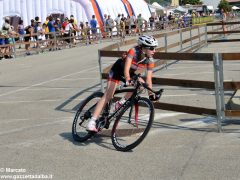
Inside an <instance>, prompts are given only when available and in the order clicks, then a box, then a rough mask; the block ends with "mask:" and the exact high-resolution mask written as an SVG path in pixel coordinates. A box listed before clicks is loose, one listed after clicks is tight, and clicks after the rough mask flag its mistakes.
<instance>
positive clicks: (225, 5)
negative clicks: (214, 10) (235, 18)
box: [218, 0, 232, 12]
mask: <svg viewBox="0 0 240 180" xmlns="http://www.w3.org/2000/svg"><path fill="white" fill-rule="evenodd" d="M218 9H223V10H224V11H225V12H229V11H231V9H232V8H231V6H230V5H229V3H228V1H226V0H221V1H220V3H219V4H218Z"/></svg>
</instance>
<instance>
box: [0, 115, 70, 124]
mask: <svg viewBox="0 0 240 180" xmlns="http://www.w3.org/2000/svg"><path fill="white" fill-rule="evenodd" d="M73 118H74V117H73V116H67V117H61V118H47V117H46V118H38V120H39V121H44V120H57V119H60V120H61V119H73ZM35 120H36V119H31V118H22V119H20V118H19V119H1V121H0V124H9V123H16V122H18V121H35Z"/></svg>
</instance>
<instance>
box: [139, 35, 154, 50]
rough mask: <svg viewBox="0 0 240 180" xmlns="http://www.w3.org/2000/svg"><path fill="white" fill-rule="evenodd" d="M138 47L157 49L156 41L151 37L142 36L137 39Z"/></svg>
mask: <svg viewBox="0 0 240 180" xmlns="http://www.w3.org/2000/svg"><path fill="white" fill-rule="evenodd" d="M138 45H139V46H145V47H157V46H158V41H157V40H156V39H155V38H154V37H152V36H147V35H142V36H140V37H139V38H138Z"/></svg>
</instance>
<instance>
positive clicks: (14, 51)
mask: <svg viewBox="0 0 240 180" xmlns="http://www.w3.org/2000/svg"><path fill="white" fill-rule="evenodd" d="M12 39H13V40H12V41H13V47H12V48H13V58H14V59H15V58H16V54H17V53H16V41H15V38H12Z"/></svg>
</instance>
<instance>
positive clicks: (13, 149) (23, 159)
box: [0, 44, 240, 180]
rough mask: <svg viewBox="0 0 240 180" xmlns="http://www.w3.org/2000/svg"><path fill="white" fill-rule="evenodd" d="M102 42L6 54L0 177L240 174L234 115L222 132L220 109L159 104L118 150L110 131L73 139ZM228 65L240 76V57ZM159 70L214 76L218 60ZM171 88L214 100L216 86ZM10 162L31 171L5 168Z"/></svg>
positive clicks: (0, 93)
mask: <svg viewBox="0 0 240 180" xmlns="http://www.w3.org/2000/svg"><path fill="white" fill-rule="evenodd" d="M105 45H106V44H105ZM105 45H104V46H105ZM100 47H103V44H101V45H94V46H88V47H80V48H74V49H68V50H63V51H56V52H51V53H48V54H41V55H39V56H31V57H26V58H19V59H16V60H9V61H2V62H0V87H1V88H0V179H1V176H2V175H4V174H9V175H29V174H33V175H37V174H46V175H49V174H50V175H53V179H62V180H65V179H72V180H74V179H84V180H85V179H143V180H145V179H161V180H162V179H163V180H175V179H176V180H193V179H194V180H195V179H199V180H203V179H209V180H212V179H218V180H220V179H222V180H225V179H234V180H235V179H236V180H238V179H240V166H239V161H240V158H239V157H240V156H239V147H240V141H239V138H240V135H239V132H240V131H239V129H240V126H239V121H236V120H229V121H228V123H227V124H226V125H225V126H224V133H221V134H220V133H217V132H216V120H215V118H214V117H206V116H195V115H190V114H181V113H175V112H168V111H161V110H157V111H156V116H155V122H154V124H153V128H152V129H151V131H150V134H149V135H148V136H147V138H146V139H145V140H144V141H143V143H142V144H141V145H139V146H138V147H137V148H136V149H134V150H133V151H132V152H127V153H122V152H118V151H116V150H115V149H114V148H113V146H112V144H111V140H110V137H109V136H106V135H104V134H102V135H98V136H97V137H96V138H93V139H92V140H90V141H87V142H86V143H82V144H80V143H76V142H74V141H73V139H72V137H71V124H72V119H73V116H74V112H75V109H76V106H77V105H78V104H79V102H80V101H81V100H82V99H83V98H85V97H86V96H87V95H89V94H90V93H92V92H94V91H96V90H97V89H99V88H100V86H99V72H98V63H97V49H98V48H100ZM210 47H211V45H209V46H208V49H209V48H210ZM215 49H216V48H215ZM205 51H206V49H205ZM202 52H204V49H202ZM226 67H227V69H226V71H227V74H228V75H226V76H225V77H226V78H231V75H233V74H234V73H235V74H234V77H237V76H236V73H237V74H239V69H240V65H239V63H237V62H229V64H228V65H227V66H226ZM156 75H157V76H162V77H179V78H181V77H185V78H189V79H200V80H209V79H211V80H213V72H212V64H211V63H201V62H200V63H196V62H183V63H181V62H179V63H177V64H174V65H172V66H170V67H169V68H168V69H166V70H163V71H160V72H156ZM228 76H229V77H228ZM238 77H240V76H238ZM155 88H158V87H155ZM165 89H166V90H165V93H164V96H163V98H162V101H163V102H170V103H172V102H175V103H178V104H187V105H189V104H190V105H196V106H200V107H201V106H202V107H211V108H213V107H214V106H215V101H214V92H212V91H204V90H196V89H183V88H174V87H165ZM6 168H14V169H20V168H22V169H25V170H26V172H23V173H20V172H19V173H17V172H15V173H6V172H1V171H6Z"/></svg>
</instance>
